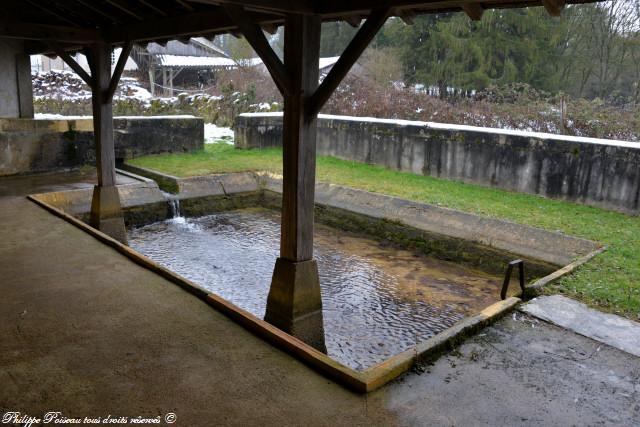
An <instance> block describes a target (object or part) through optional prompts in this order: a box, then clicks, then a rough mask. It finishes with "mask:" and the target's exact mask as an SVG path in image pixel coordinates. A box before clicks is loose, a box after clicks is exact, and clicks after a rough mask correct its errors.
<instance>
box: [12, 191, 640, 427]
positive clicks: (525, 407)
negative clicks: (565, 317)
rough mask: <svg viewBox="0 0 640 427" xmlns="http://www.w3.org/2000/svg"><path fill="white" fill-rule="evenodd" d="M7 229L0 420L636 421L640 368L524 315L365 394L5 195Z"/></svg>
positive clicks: (332, 423) (590, 423)
mask: <svg viewBox="0 0 640 427" xmlns="http://www.w3.org/2000/svg"><path fill="white" fill-rule="evenodd" d="M1 180H2V179H0V181H1ZM0 223H1V224H2V227H0V278H1V279H0V292H1V293H2V304H0V336H1V337H2V338H3V339H2V340H0V384H1V385H2V386H1V387H0V413H5V412H7V411H20V412H22V413H24V414H30V415H42V414H43V413H44V412H47V411H60V412H61V413H62V414H64V415H65V416H70V417H73V416H76V417H85V416H93V417H97V416H106V415H107V414H112V415H113V416H115V415H118V416H128V417H137V416H140V415H142V416H154V417H155V416H160V417H164V416H165V415H166V414H168V413H174V414H175V415H176V416H177V420H178V423H177V424H175V425H192V426H211V425H237V426H250V425H261V426H271V425H274V426H275V425H277V426H281V425H305V426H342V425H345V426H396V425H397V426H404V425H407V426H408V425H416V426H424V425H428V426H520V425H524V426H572V425H576V426H595V425H598V426H599V425H605V426H638V425H640V403H639V402H640V358H637V357H635V356H632V355H630V354H628V353H625V352H622V351H619V350H617V349H615V348H612V347H609V346H607V345H605V344H602V343H599V342H596V341H593V340H591V339H589V338H585V337H583V336H580V335H577V334H575V333H573V332H570V331H567V330H564V329H561V328H559V327H556V326H554V325H551V324H548V323H546V322H544V321H541V320H538V319H535V318H532V317H529V316H525V315H523V314H521V313H519V312H516V314H515V317H514V316H513V315H510V316H508V317H506V318H504V319H502V320H500V321H499V322H498V323H496V324H495V325H493V326H490V327H488V328H486V329H484V330H483V331H481V332H480V333H479V334H477V335H476V336H474V337H472V338H470V339H468V340H467V341H466V342H465V343H463V344H462V345H461V346H460V347H459V348H458V349H457V350H454V351H452V352H450V353H449V354H447V355H445V356H443V357H441V358H440V359H439V360H437V361H436V362H435V363H434V364H433V365H427V366H421V367H419V368H418V369H416V372H409V373H407V374H405V375H403V376H402V377H401V378H399V379H398V380H396V381H394V382H392V383H390V384H388V385H386V386H385V387H383V388H382V389H380V390H378V391H376V392H373V393H371V394H369V395H366V396H363V395H358V394H355V393H352V392H350V391H348V390H345V389H344V388H343V387H341V386H339V385H338V384H336V383H334V382H332V381H330V380H328V379H327V378H325V377H323V376H321V375H319V374H317V373H316V372H315V371H313V370H312V369H310V368H309V367H307V366H305V365H303V364H302V363H300V362H299V361H297V360H296V359H295V358H293V357H291V356H289V355H287V354H285V353H283V352H282V351H280V350H278V349H276V348H274V347H272V346H271V345H269V344H267V343H266V342H264V341H262V340H261V339H259V338H258V337H256V336H254V335H252V334H251V333H249V332H247V331H246V330H244V329H243V328H241V327H240V326H238V325H237V324H235V323H234V322H232V321H231V320H229V319H228V318H226V317H224V316H223V315H221V314H220V313H218V312H216V311H215V310H213V309H211V307H209V306H207V305H206V304H204V303H203V302H202V301H200V300H198V299H197V298H195V297H193V296H192V295H190V294H188V293H186V292H184V291H183V290H181V289H180V288H178V287H177V286H175V285H173V284H172V283H170V282H168V281H167V280H165V279H163V278H162V277H160V276H158V275H156V274H154V273H152V272H150V271H148V270H145V269H144V268H142V267H140V266H138V265H136V264H135V263H133V262H132V261H131V260H129V259H127V258H125V257H124V256H122V255H120V254H119V253H117V252H116V251H114V250H113V249H111V248H109V247H107V246H105V245H103V244H101V243H100V242H99V241H97V240H95V239H94V238H92V237H91V236H89V235H87V234H85V233H84V232H82V231H81V230H79V229H77V228H75V227H73V226H72V225H70V224H68V223H66V222H64V221H62V220H61V219H59V218H57V217H54V216H53V215H50V214H49V213H47V212H46V211H44V210H43V209H41V208H39V207H38V206H36V205H35V204H33V203H31V202H29V201H27V200H25V199H24V198H20V197H0Z"/></svg>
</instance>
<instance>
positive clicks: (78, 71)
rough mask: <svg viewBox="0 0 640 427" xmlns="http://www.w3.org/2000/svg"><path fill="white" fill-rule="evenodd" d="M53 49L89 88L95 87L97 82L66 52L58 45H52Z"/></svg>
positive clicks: (52, 43) (53, 43)
mask: <svg viewBox="0 0 640 427" xmlns="http://www.w3.org/2000/svg"><path fill="white" fill-rule="evenodd" d="M50 46H51V49H52V50H53V51H54V52H55V53H56V55H58V56H59V57H60V58H62V60H63V61H64V62H65V63H66V64H67V65H68V66H69V67H71V69H72V70H73V71H75V72H76V74H77V75H78V76H80V78H81V79H82V80H84V82H85V83H86V84H87V86H89V87H90V88H92V89H93V88H94V87H95V81H94V79H93V77H92V76H90V75H89V74H88V73H87V72H86V71H85V70H84V68H82V67H81V66H80V64H78V63H77V62H76V60H75V59H73V58H72V57H71V56H70V55H69V54H68V53H67V52H65V50H64V49H63V48H62V47H61V46H60V45H59V44H57V43H55V42H51V43H50Z"/></svg>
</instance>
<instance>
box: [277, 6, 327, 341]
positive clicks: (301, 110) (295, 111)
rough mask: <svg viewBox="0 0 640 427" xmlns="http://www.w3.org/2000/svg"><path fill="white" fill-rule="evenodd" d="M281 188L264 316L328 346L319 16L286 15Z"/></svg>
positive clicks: (289, 329)
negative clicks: (319, 157)
mask: <svg viewBox="0 0 640 427" xmlns="http://www.w3.org/2000/svg"><path fill="white" fill-rule="evenodd" d="M284 34H285V43H284V66H285V68H286V72H287V74H288V78H289V85H288V87H287V88H286V91H285V94H284V132H283V133H284V140H283V183H282V185H283V188H282V228H281V230H282V231H281V237H280V258H278V260H277V261H276V266H275V270H274V272H273V278H272V281H271V288H270V290H269V298H268V301H267V310H266V314H265V320H266V321H268V322H269V323H272V324H274V325H275V326H277V327H279V328H280V329H282V330H284V331H286V332H289V333H290V334H292V335H294V336H296V337H298V338H300V339H302V340H303V341H305V342H307V343H308V344H310V345H312V346H314V347H315V348H317V349H319V350H321V351H326V347H325V343H324V327H323V322H322V299H321V296H320V281H319V277H318V267H317V264H316V261H315V260H314V259H313V209H314V190H315V170H316V120H317V115H316V114H310V113H309V111H308V110H307V106H308V102H307V101H308V99H309V97H310V96H311V95H313V93H314V92H315V90H316V88H317V87H318V78H319V71H318V67H319V61H320V18H319V17H318V16H316V15H304V16H303V15H289V16H287V17H286V20H285V32H284Z"/></svg>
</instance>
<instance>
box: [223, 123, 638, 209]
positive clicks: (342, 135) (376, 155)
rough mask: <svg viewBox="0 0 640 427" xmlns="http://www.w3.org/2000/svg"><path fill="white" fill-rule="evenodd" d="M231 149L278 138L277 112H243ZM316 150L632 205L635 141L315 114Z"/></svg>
mask: <svg viewBox="0 0 640 427" xmlns="http://www.w3.org/2000/svg"><path fill="white" fill-rule="evenodd" d="M234 126H235V133H236V136H235V144H236V147H238V148H266V147H279V146H281V145H282V115H281V114H280V113H263V114H243V115H240V116H239V117H237V118H236V121H235V125H234ZM317 151H318V154H320V155H328V156H334V157H337V158H341V159H345V160H354V161H358V162H363V163H368V164H373V165H379V166H384V167H387V168H390V169H395V170H400V171H405V172H412V173H416V174H422V175H429V176H434V177H438V178H445V179H451V180H457V181H463V182H467V183H472V184H480V185H484V186H489V187H498V188H502V189H506V190H512V191H519V192H525V193H532V194H539V195H542V196H546V197H551V198H559V199H565V200H571V201H576V202H579V203H584V204H589V205H594V206H600V207H604V208H608V209H616V210H621V211H625V212H630V213H635V214H637V213H638V212H639V201H638V199H639V196H640V193H639V191H640V144H638V143H631V142H623V141H610V140H598V139H593V138H578V137H569V136H559V135H551V134H542V133H531V132H521V131H508V130H502V129H488V128H478V127H471V126H459V125H442V124H437V123H426V122H411V121H402V120H379V119H367V118H356V117H342V116H326V115H320V118H319V120H318V142H317Z"/></svg>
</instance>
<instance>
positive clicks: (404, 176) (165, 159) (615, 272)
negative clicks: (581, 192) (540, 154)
mask: <svg viewBox="0 0 640 427" xmlns="http://www.w3.org/2000/svg"><path fill="white" fill-rule="evenodd" d="M130 162H131V163H132V164H135V165H138V166H142V167H146V168H151V169H156V170H159V171H161V172H165V173H168V174H170V175H175V176H182V177H184V176H194V175H204V174H211V173H218V172H238V171H246V170H269V171H273V172H280V171H281V170H282V151H281V150H279V149H267V150H237V149H235V148H234V147H233V146H231V145H227V144H210V145H207V146H206V147H205V149H204V150H203V151H201V152H199V153H193V154H169V155H159V156H148V157H142V158H138V159H134V160H131V161H130ZM317 165H318V166H317V180H318V181H324V182H331V183H334V184H340V185H347V186H350V187H354V188H361V189H363V190H367V191H372V192H376V193H383V194H389V195H394V196H398V197H402V198H405V199H409V200H415V201H418V202H423V203H430V204H435V205H438V206H445V207H449V208H453V209H459V210H462V211H466V212H472V213H475V214H479V215H484V216H488V217H495V218H503V219H507V220H511V221H515V222H518V223H521V224H527V225H531V226H534V227H541V228H545V229H547V230H553V231H556V230H559V231H561V232H564V233H567V234H569V235H573V236H578V237H583V238H586V239H591V240H595V241H598V242H601V243H604V244H605V245H607V246H608V249H607V250H606V251H605V252H604V253H603V254H601V255H598V256H597V257H596V258H594V259H593V260H592V261H590V262H589V263H587V264H586V265H584V266H582V267H581V268H580V269H579V270H578V271H577V272H575V273H573V274H571V275H570V276H567V277H565V278H563V279H562V280H560V281H559V282H557V284H555V285H554V286H553V288H552V290H553V291H557V292H562V293H566V294H569V295H571V296H574V297H577V298H580V299H582V300H583V301H585V302H587V303H589V304H592V305H596V306H599V307H600V308H604V309H609V310H612V311H615V312H617V313H620V314H624V315H627V316H629V317H631V318H635V319H640V251H638V248H639V247H640V217H637V216H629V215H625V214H621V213H618V212H612V211H607V210H604V209H599V208H594V207H589V206H584V205H579V204H574V203H569V202H564V201H559V200H550V199H545V198H542V197H537V196H533V195H529V194H522V193H511V192H508V191H504V190H498V189H493V188H486V187H480V186H477V185H470V184H464V183H460V182H455V181H447V180H441V179H437V178H432V177H427V176H422V175H414V174H410V173H403V172H396V171H392V170H389V169H385V168H381V167H375V166H370V165H366V164H362V163H356V162H349V161H344V160H339V159H336V158H332V157H318V161H317Z"/></svg>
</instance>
